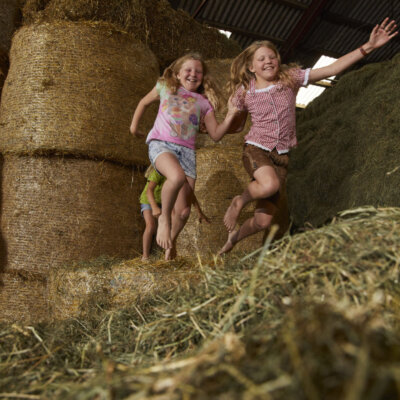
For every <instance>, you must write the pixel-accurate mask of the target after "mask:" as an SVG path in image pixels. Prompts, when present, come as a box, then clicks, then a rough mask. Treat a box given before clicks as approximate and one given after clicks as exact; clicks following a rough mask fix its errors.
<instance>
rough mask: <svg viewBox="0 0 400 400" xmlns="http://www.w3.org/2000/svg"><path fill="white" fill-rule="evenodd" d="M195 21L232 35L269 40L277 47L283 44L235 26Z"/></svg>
mask: <svg viewBox="0 0 400 400" xmlns="http://www.w3.org/2000/svg"><path fill="white" fill-rule="evenodd" d="M196 21H198V22H202V23H204V24H207V25H209V26H212V27H214V28H217V29H222V30H224V31H229V32H232V33H237V34H239V35H244V36H248V37H251V38H252V39H254V40H269V41H270V42H274V43H275V44H277V45H279V44H282V43H284V42H285V41H284V40H283V39H280V38H276V37H273V36H268V35H264V34H262V33H257V32H252V31H249V30H247V29H242V28H238V27H236V26H232V25H227V24H222V23H220V22H216V21H210V20H207V19H204V18H197V19H196Z"/></svg>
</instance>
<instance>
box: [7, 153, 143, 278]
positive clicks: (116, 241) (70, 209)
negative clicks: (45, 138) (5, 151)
mask: <svg viewBox="0 0 400 400" xmlns="http://www.w3.org/2000/svg"><path fill="white" fill-rule="evenodd" d="M144 183H145V180H144V177H143V172H141V171H137V170H132V169H131V168H128V167H124V166H120V165H116V164H113V163H110V162H107V161H104V162H97V161H92V160H82V159H74V158H60V157H51V158H44V157H30V156H5V158H4V168H3V190H2V192H3V193H2V197H3V199H2V221H1V226H2V234H3V238H4V240H5V242H6V254H5V258H6V260H7V269H26V270H29V271H35V270H36V271H43V270H47V269H49V268H51V267H54V266H58V265H63V264H65V263H70V262H71V261H79V260H88V259H92V258H96V257H99V256H102V255H108V256H114V257H129V256H132V255H134V254H136V255H137V254H140V252H141V236H142V235H141V234H142V229H143V226H142V224H143V222H142V218H141V216H140V206H139V201H138V198H139V195H140V193H141V190H142V189H143V186H144Z"/></svg>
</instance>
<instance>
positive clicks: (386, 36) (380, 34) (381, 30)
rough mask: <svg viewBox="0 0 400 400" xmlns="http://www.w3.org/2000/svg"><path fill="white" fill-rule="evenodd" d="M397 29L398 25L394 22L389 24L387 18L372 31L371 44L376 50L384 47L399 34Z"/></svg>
mask: <svg viewBox="0 0 400 400" xmlns="http://www.w3.org/2000/svg"><path fill="white" fill-rule="evenodd" d="M396 28H397V25H396V23H395V21H394V20H392V21H390V22H389V18H385V19H384V20H383V21H382V22H381V23H380V24H379V25H376V26H375V27H374V29H372V32H371V35H370V37H369V44H370V45H371V46H372V47H373V48H374V49H377V48H378V47H381V46H383V45H384V44H386V43H387V42H388V41H389V40H390V39H392V38H394V37H395V36H396V35H397V34H398V33H399V32H398V31H396Z"/></svg>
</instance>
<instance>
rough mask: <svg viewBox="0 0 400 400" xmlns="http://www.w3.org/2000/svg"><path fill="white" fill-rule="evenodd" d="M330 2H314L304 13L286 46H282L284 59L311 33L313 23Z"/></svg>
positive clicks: (323, 0)
mask: <svg viewBox="0 0 400 400" xmlns="http://www.w3.org/2000/svg"><path fill="white" fill-rule="evenodd" d="M328 1H329V0H313V2H312V3H311V4H310V6H309V7H308V8H307V10H306V11H305V12H304V14H303V15H302V17H301V18H300V20H299V22H298V23H297V24H296V26H295V27H294V29H293V30H292V32H291V33H290V35H289V36H288V38H287V39H286V42H285V44H284V45H283V46H282V48H281V50H280V53H281V56H282V58H285V57H287V56H288V55H289V54H290V52H291V51H292V50H293V49H294V48H296V47H297V46H298V44H299V43H300V41H301V40H302V39H303V38H304V36H305V35H306V34H307V32H309V30H310V28H311V26H312V24H313V22H314V21H315V20H316V18H318V16H319V15H320V14H321V13H322V10H323V9H324V6H325V4H326V3H327V2H328Z"/></svg>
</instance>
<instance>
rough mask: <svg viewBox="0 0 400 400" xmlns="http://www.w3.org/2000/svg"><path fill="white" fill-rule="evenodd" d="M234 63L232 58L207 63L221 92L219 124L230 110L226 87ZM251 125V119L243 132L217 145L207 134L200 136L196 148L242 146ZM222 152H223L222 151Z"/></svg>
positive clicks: (212, 60) (227, 136) (216, 114)
mask: <svg viewBox="0 0 400 400" xmlns="http://www.w3.org/2000/svg"><path fill="white" fill-rule="evenodd" d="M232 61H233V59H232V58H224V59H221V58H213V59H211V60H207V61H206V64H207V67H208V69H209V72H210V75H211V77H212V79H213V81H214V82H215V83H216V85H217V86H218V88H219V90H220V92H221V104H222V107H221V109H220V110H218V111H216V112H215V116H216V118H217V121H218V123H221V122H222V121H223V120H224V118H225V115H226V112H227V110H228V107H227V104H228V99H229V96H228V89H227V86H226V85H227V83H228V82H229V79H230V70H231V64H232ZM250 125H251V119H250V117H249V118H247V121H246V124H245V126H244V128H243V130H242V131H241V132H238V133H235V134H226V135H225V136H224V137H223V138H222V139H221V140H220V141H219V142H217V143H215V142H214V141H213V140H212V139H211V138H210V136H208V135H207V134H204V135H199V136H198V138H197V140H196V146H197V148H200V147H206V146H207V147H208V146H225V145H228V146H230V145H240V144H242V143H244V136H245V135H246V134H247V132H248V131H249V129H250ZM203 133H204V132H203ZM221 151H223V150H222V149H221Z"/></svg>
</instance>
